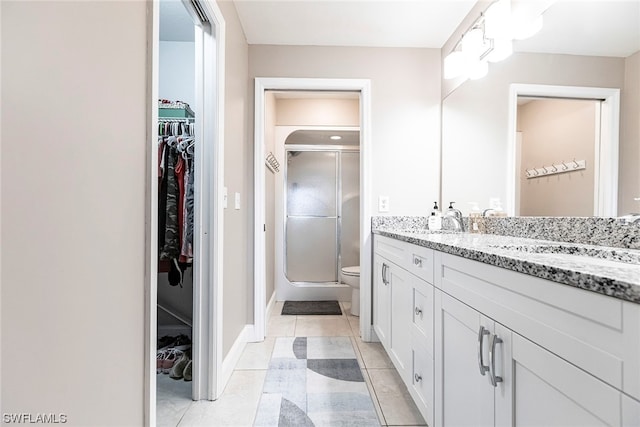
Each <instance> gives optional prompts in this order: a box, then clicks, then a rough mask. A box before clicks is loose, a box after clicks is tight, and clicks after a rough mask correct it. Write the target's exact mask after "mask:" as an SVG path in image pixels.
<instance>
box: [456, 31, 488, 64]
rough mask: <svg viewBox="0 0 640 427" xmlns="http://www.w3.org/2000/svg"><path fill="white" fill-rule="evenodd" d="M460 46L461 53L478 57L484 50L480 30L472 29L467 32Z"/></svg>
mask: <svg viewBox="0 0 640 427" xmlns="http://www.w3.org/2000/svg"><path fill="white" fill-rule="evenodd" d="M461 44H462V52H464V53H466V54H468V55H469V56H472V57H475V56H480V54H481V53H482V52H483V50H484V48H483V45H484V36H483V34H482V29H480V28H474V29H472V30H470V31H468V32H467V34H465V35H464V37H462V43H461Z"/></svg>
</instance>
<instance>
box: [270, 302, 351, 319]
mask: <svg viewBox="0 0 640 427" xmlns="http://www.w3.org/2000/svg"><path fill="white" fill-rule="evenodd" d="M282 314H286V315H338V316H340V315H341V314H342V310H340V304H339V303H338V301H285V302H284V305H283V306H282Z"/></svg>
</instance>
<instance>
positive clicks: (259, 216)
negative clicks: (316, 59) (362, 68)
mask: <svg viewBox="0 0 640 427" xmlns="http://www.w3.org/2000/svg"><path fill="white" fill-rule="evenodd" d="M269 91H300V92H317V93H322V92H331V91H333V92H356V93H358V94H359V105H360V108H359V115H360V126H359V127H360V233H359V234H360V260H359V261H360V270H361V271H360V283H361V285H360V288H361V289H360V305H361V308H360V335H361V337H362V339H363V340H364V341H370V340H371V337H372V328H371V257H370V254H371V249H372V238H371V206H370V205H371V190H370V187H371V140H370V138H371V136H370V134H371V123H370V120H371V119H370V117H371V94H370V93H371V92H370V91H371V84H370V81H369V80H359V79H305V78H300V79H298V78H256V82H255V128H254V129H255V144H254V189H255V191H254V193H255V199H254V206H255V217H254V218H255V222H254V242H255V244H254V272H255V274H254V277H255V280H254V284H255V285H254V286H255V288H254V320H255V325H254V334H255V337H254V338H255V340H256V341H261V340H263V339H264V336H265V325H266V316H267V313H268V311H269V309H270V308H271V304H270V305H269V307H268V306H267V303H271V302H273V301H274V300H275V298H272V297H273V296H274V295H273V294H272V295H267V285H266V283H267V277H266V271H267V265H266V256H267V248H266V235H267V233H268V231H267V229H266V209H265V205H266V201H265V181H266V177H265V169H266V167H265V158H268V154H269V153H268V152H267V151H266V148H265V138H266V124H267V108H266V105H267V99H268V96H267V92H269Z"/></svg>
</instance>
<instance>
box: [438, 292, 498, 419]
mask: <svg viewBox="0 0 640 427" xmlns="http://www.w3.org/2000/svg"><path fill="white" fill-rule="evenodd" d="M436 294H437V295H436V318H437V320H436V322H437V323H436V328H438V329H437V332H436V333H437V334H438V335H439V336H438V337H437V339H436V342H437V344H436V345H437V348H436V353H435V358H436V370H437V371H439V372H438V373H437V377H436V405H437V406H436V409H435V412H436V422H435V424H436V425H438V426H493V425H494V390H493V386H492V385H491V383H490V381H489V377H488V372H486V371H487V368H486V367H487V366H488V365H487V363H488V345H489V337H490V334H491V333H492V332H493V322H492V321H491V320H490V319H488V318H486V317H484V316H482V315H481V314H480V313H479V312H477V311H476V310H474V309H472V308H471V307H469V306H467V305H465V304H463V303H461V302H460V301H458V300H456V299H454V298H452V297H450V296H449V295H447V294H445V293H442V292H439V291H438V292H437V293H436ZM481 328H482V329H481ZM479 337H481V341H480V340H479ZM438 343H439V345H438ZM480 356H481V357H480ZM480 364H482V366H483V367H484V368H483V372H484V375H482V374H481V372H480Z"/></svg>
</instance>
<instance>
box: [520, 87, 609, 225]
mask: <svg viewBox="0 0 640 427" xmlns="http://www.w3.org/2000/svg"><path fill="white" fill-rule="evenodd" d="M599 123H600V101H599V100H598V101H596V100H581V99H561V98H528V97H523V96H520V97H518V114H517V126H516V129H517V131H516V132H517V139H516V165H517V166H516V171H517V172H518V171H519V172H520V173H519V179H518V182H517V183H516V186H517V190H516V211H515V212H516V215H522V216H590V215H593V214H594V209H595V206H594V190H595V186H596V184H595V183H594V177H596V175H595V174H594V159H595V152H596V150H597V148H598V147H599V146H600V134H599V132H598V130H599V129H598V128H599Z"/></svg>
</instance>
